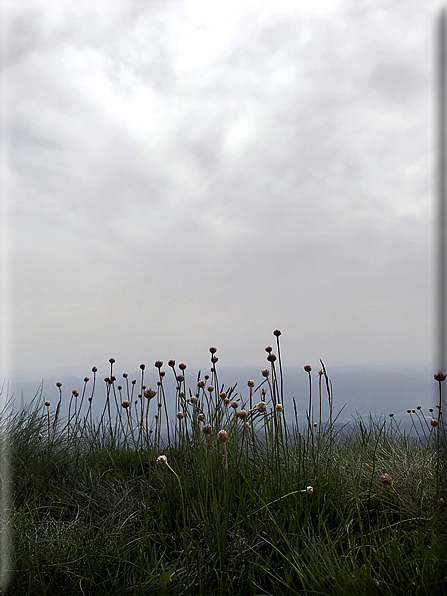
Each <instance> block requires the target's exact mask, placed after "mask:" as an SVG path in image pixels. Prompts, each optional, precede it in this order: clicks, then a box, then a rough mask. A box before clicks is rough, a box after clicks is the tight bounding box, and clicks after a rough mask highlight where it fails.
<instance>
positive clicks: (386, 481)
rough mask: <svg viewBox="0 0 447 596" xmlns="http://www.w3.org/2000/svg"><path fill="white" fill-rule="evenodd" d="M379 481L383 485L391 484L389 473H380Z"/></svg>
mask: <svg viewBox="0 0 447 596" xmlns="http://www.w3.org/2000/svg"><path fill="white" fill-rule="evenodd" d="M380 482H381V483H382V484H384V485H385V486H391V485H392V484H393V479H392V478H391V476H390V475H389V474H382V476H381V477H380Z"/></svg>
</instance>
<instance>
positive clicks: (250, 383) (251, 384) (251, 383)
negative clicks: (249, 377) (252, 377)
mask: <svg viewBox="0 0 447 596" xmlns="http://www.w3.org/2000/svg"><path fill="white" fill-rule="evenodd" d="M254 386H255V382H254V381H247V387H254Z"/></svg>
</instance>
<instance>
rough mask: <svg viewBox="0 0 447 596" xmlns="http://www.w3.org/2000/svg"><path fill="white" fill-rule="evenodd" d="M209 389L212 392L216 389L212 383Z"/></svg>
mask: <svg viewBox="0 0 447 596" xmlns="http://www.w3.org/2000/svg"><path fill="white" fill-rule="evenodd" d="M208 391H209V392H210V393H212V392H213V391H214V387H213V386H212V385H208Z"/></svg>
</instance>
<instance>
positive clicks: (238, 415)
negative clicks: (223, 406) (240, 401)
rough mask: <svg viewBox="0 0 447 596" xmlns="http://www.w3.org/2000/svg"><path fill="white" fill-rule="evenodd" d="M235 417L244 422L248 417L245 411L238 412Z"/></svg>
mask: <svg viewBox="0 0 447 596" xmlns="http://www.w3.org/2000/svg"><path fill="white" fill-rule="evenodd" d="M236 416H237V417H238V418H240V419H241V420H245V419H246V418H247V416H248V412H247V410H240V411H239V412H236Z"/></svg>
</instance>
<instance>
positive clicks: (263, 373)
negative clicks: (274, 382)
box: [261, 368, 270, 378]
mask: <svg viewBox="0 0 447 596" xmlns="http://www.w3.org/2000/svg"><path fill="white" fill-rule="evenodd" d="M269 374H270V371H269V369H268V368H264V369H263V370H261V375H262V376H263V377H265V378H267V377H268V376H269Z"/></svg>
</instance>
